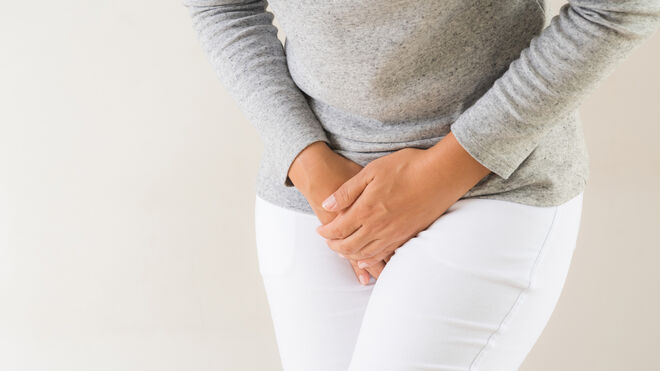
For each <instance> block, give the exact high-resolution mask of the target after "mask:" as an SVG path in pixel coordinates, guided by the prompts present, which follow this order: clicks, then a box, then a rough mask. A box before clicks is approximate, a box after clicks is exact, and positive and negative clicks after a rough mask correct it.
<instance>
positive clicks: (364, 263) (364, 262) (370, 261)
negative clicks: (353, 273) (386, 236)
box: [357, 250, 392, 270]
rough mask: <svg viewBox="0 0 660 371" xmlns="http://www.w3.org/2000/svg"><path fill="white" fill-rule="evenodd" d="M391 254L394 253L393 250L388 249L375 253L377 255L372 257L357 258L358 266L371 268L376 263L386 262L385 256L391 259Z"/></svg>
mask: <svg viewBox="0 0 660 371" xmlns="http://www.w3.org/2000/svg"><path fill="white" fill-rule="evenodd" d="M391 255H392V251H389V250H387V251H383V252H381V253H379V254H377V255H375V256H374V257H372V258H367V259H360V260H357V266H358V267H359V268H363V269H367V270H369V268H371V267H372V266H374V265H376V264H378V263H380V262H384V261H385V258H387V259H388V260H389V257H390V256H391Z"/></svg>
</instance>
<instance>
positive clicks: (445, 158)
mask: <svg viewBox="0 0 660 371" xmlns="http://www.w3.org/2000/svg"><path fill="white" fill-rule="evenodd" d="M444 139H445V141H444V142H443V143H440V144H439V145H438V146H437V147H432V148H431V149H427V150H424V149H418V148H412V147H408V148H403V149H401V150H399V151H396V152H394V153H391V154H389V155H386V156H383V157H380V158H377V159H376V160H373V161H372V162H370V163H368V164H367V165H366V166H365V167H364V168H363V169H362V170H360V172H359V173H357V174H356V175H355V176H353V177H352V178H350V179H349V180H348V181H346V182H345V183H344V184H343V185H341V186H340V187H339V188H338V189H337V190H336V191H335V192H334V193H333V194H331V195H330V196H329V197H328V198H327V199H326V201H324V202H323V207H324V208H325V209H326V210H328V211H334V212H338V214H337V216H336V217H335V218H334V219H333V220H332V221H331V222H329V223H327V224H324V225H321V226H319V227H318V228H317V232H318V233H319V234H320V235H321V236H322V237H324V238H325V239H326V240H327V244H328V247H329V248H330V249H332V250H334V251H335V252H337V253H338V254H340V255H341V256H343V257H345V258H347V259H352V260H357V261H358V266H359V267H360V268H365V267H368V266H369V265H371V264H375V263H377V262H380V261H381V260H383V259H384V258H386V257H388V256H389V255H391V254H392V253H393V252H394V251H395V250H396V249H397V248H399V247H400V246H401V245H403V244H404V243H405V242H407V241H408V240H410V239H411V238H413V237H414V236H416V235H417V234H418V233H419V232H420V231H422V230H424V229H426V228H427V227H428V226H429V225H431V224H432V223H433V222H434V221H435V220H436V219H438V218H439V217H440V216H441V215H442V214H443V213H444V212H445V211H446V210H447V209H448V208H449V207H450V206H451V205H452V204H453V203H454V202H456V201H457V200H458V199H459V198H460V197H461V196H462V195H464V194H465V192H467V190H469V189H470V188H471V187H472V186H473V185H474V184H476V183H477V182H478V181H479V180H480V179H481V178H483V177H484V176H485V175H486V174H488V173H489V172H490V171H489V170H488V169H486V168H485V167H483V166H482V165H481V164H480V163H478V162H477V161H476V160H474V159H473V158H472V157H470V155H469V154H467V152H465V151H464V150H463V149H462V147H460V146H459V145H458V144H457V142H456V141H455V139H454V138H453V137H452V135H451V134H450V135H449V136H448V137H446V138H444Z"/></svg>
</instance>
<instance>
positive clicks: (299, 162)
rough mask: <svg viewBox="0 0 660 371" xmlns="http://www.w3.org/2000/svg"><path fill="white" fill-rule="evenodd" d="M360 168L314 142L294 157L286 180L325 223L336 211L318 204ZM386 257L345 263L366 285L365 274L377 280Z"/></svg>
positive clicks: (366, 276)
mask: <svg viewBox="0 0 660 371" xmlns="http://www.w3.org/2000/svg"><path fill="white" fill-rule="evenodd" d="M360 170H362V166H360V165H359V164H357V163H355V162H353V161H351V160H349V159H347V158H346V157H344V156H342V155H340V154H338V153H336V152H335V151H333V150H332V149H331V148H330V147H328V145H327V144H326V143H325V142H322V141H318V142H314V143H312V144H310V145H309V146H307V147H306V148H305V149H303V150H302V151H301V152H300V154H299V155H298V156H297V157H296V158H295V160H294V161H293V163H292V164H291V167H290V169H289V179H291V182H292V183H293V184H294V185H295V186H296V188H297V189H298V190H300V192H301V193H302V194H303V195H304V196H305V198H306V199H307V201H308V202H309V205H310V206H311V207H312V210H313V211H314V213H315V214H316V216H317V218H318V219H319V220H320V221H321V223H322V224H327V223H329V222H331V221H332V220H334V218H335V217H336V216H337V214H338V213H337V212H331V211H327V210H325V209H324V208H323V207H322V206H321V203H322V202H323V200H325V199H326V198H327V197H328V196H330V195H331V194H332V193H333V192H335V191H336V190H337V189H338V188H339V187H340V186H341V185H342V184H344V183H345V182H346V181H347V180H348V179H350V178H352V177H353V176H354V175H355V174H357V173H358V172H360ZM390 257H391V256H388V257H387V258H386V259H385V260H382V261H380V262H379V263H378V264H374V265H371V266H369V267H367V268H366V269H363V268H360V267H358V266H357V261H355V260H351V259H349V262H350V263H351V266H352V267H353V271H354V272H355V275H356V276H357V278H358V280H359V281H360V282H361V283H362V284H363V285H366V284H367V283H368V282H369V274H371V275H372V276H374V278H376V279H378V276H380V273H381V272H382V270H383V268H385V264H386V262H387V261H388V260H389V259H390Z"/></svg>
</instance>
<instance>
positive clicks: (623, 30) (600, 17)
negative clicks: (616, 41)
mask: <svg viewBox="0 0 660 371" xmlns="http://www.w3.org/2000/svg"><path fill="white" fill-rule="evenodd" d="M583 3H584V4H583ZM571 9H572V10H573V11H574V12H575V13H577V14H578V15H579V16H580V17H582V18H584V19H585V20H587V21H589V22H591V23H593V24H597V25H599V26H601V27H605V28H607V29H609V30H611V31H613V32H616V33H618V34H619V35H621V36H623V37H627V38H631V39H644V38H648V37H650V36H651V35H652V34H654V33H655V32H656V31H657V30H658V28H660V0H646V1H641V2H640V1H616V2H615V1H612V2H603V3H602V4H601V3H598V4H596V5H594V4H593V1H590V0H575V1H571Z"/></svg>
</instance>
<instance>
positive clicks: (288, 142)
mask: <svg viewBox="0 0 660 371" xmlns="http://www.w3.org/2000/svg"><path fill="white" fill-rule="evenodd" d="M183 4H184V5H185V6H186V7H188V10H189V12H190V15H191V17H192V23H193V27H194V28H195V29H196V32H197V35H198V38H199V39H200V43H201V44H202V47H203V49H204V51H205V52H206V54H207V56H208V57H209V59H210V61H211V64H212V65H213V67H214V69H215V71H216V73H217V75H218V77H219V79H220V81H221V82H222V84H223V85H224V86H225V88H226V89H227V90H228V92H229V94H230V95H231V96H232V98H233V99H234V100H235V101H236V102H237V103H238V105H239V108H240V109H241V111H242V112H243V113H244V114H245V116H246V117H247V119H248V120H249V121H250V123H251V124H252V125H253V126H254V127H255V128H256V130H257V132H258V134H259V137H260V138H261V140H262V142H263V143H264V146H265V148H266V151H267V155H268V156H270V158H269V160H270V161H271V162H272V163H273V164H275V165H274V166H275V172H276V175H277V176H278V179H279V182H280V183H281V184H284V185H285V186H287V187H293V186H294V185H293V183H292V182H291V180H290V179H289V177H288V172H289V168H290V166H291V164H292V163H293V160H294V159H295V158H296V156H297V155H298V154H299V153H300V152H302V150H303V149H304V148H305V147H307V146H308V145H310V144H312V143H314V142H316V141H324V142H326V143H328V138H327V136H326V133H325V131H324V130H323V127H322V126H321V123H320V122H319V121H318V118H317V117H316V115H315V114H314V113H313V112H312V110H311V108H310V107H309V104H308V103H307V100H306V99H305V97H304V95H303V94H302V92H301V91H300V89H299V88H298V86H297V85H296V84H295V83H294V81H293V80H292V78H291V75H290V73H289V70H288V65H287V61H286V56H285V53H284V47H283V45H282V43H281V42H280V40H279V39H278V38H277V27H275V26H274V24H273V22H272V21H273V17H274V15H273V13H271V12H270V11H267V10H266V7H267V6H268V2H267V1H266V0H183Z"/></svg>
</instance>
